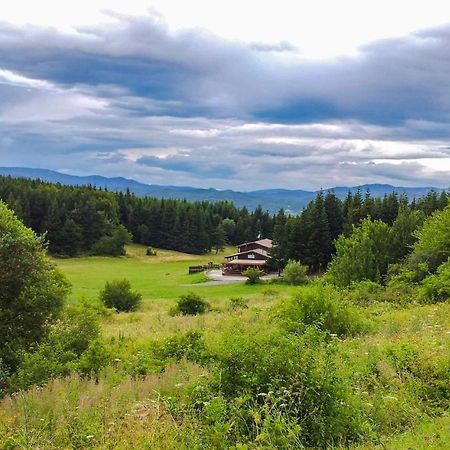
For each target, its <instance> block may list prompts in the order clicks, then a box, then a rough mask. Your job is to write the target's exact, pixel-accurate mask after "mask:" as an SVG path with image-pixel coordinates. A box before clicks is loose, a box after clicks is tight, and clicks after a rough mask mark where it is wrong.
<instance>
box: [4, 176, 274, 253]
mask: <svg viewBox="0 0 450 450" xmlns="http://www.w3.org/2000/svg"><path fill="white" fill-rule="evenodd" d="M0 199H2V200H3V201H5V202H6V203H7V204H8V205H9V207H10V208H11V209H13V210H14V211H15V213H16V215H17V216H18V217H19V218H20V219H21V220H22V221H23V222H24V223H25V225H26V226H28V227H30V228H32V229H33V230H34V231H35V232H36V233H38V234H40V235H43V234H45V235H46V239H47V241H48V243H49V244H48V245H49V251H50V252H51V253H54V254H61V255H67V256H75V255H77V254H80V253H94V254H113V255H117V254H120V253H121V252H122V251H123V245H124V244H126V243H128V242H129V241H130V239H132V240H133V241H134V242H137V243H141V244H145V245H150V246H155V247H159V248H165V249H169V250H177V251H182V252H187V253H194V254H202V253H206V252H208V251H210V250H212V249H216V250H219V249H221V248H223V246H224V245H226V244H231V245H235V244H238V243H241V242H244V241H250V240H253V239H256V237H257V236H258V234H259V233H261V234H262V235H264V236H265V237H271V235H272V230H273V217H272V216H271V215H270V214H269V213H268V212H267V211H263V210H262V208H261V207H258V208H256V209H255V210H254V211H253V212H249V211H248V209H247V208H236V207H235V206H234V205H233V204H232V203H231V202H227V201H221V202H216V203H210V202H206V201H203V202H187V201H185V200H174V199H155V198H150V197H138V196H136V195H134V194H133V193H131V192H129V191H127V192H125V193H122V192H120V193H113V192H109V191H107V190H104V189H100V188H95V187H93V186H83V187H79V186H65V185H61V184H53V183H47V182H43V181H40V180H29V179H24V178H12V177H0Z"/></svg>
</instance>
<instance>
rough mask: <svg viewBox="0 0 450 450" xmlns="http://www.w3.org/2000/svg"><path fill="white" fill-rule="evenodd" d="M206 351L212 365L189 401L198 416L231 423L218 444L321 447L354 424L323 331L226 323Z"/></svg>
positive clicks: (353, 429)
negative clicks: (295, 331)
mask: <svg viewBox="0 0 450 450" xmlns="http://www.w3.org/2000/svg"><path fill="white" fill-rule="evenodd" d="M209 350H210V355H209V357H210V358H211V360H212V362H213V364H214V365H215V366H216V367H217V369H218V370H216V371H215V372H214V374H213V379H212V380H211V381H210V384H209V385H206V386H199V387H198V388H197V389H196V390H195V391H194V395H195V398H194V400H196V403H195V404H196V405H198V408H199V409H200V411H201V413H202V416H203V417H202V418H203V420H204V421H207V422H209V423H212V424H216V425H217V426H219V425H220V424H223V425H226V424H230V423H232V424H233V425H232V427H230V428H229V429H228V430H229V432H228V433H226V435H225V436H221V437H222V439H223V438H225V439H230V441H231V442H227V444H228V445H224V447H227V448H228V447H234V445H233V444H236V443H237V442H241V443H242V442H254V443H255V444H257V445H255V446H253V445H252V446H251V448H253V447H255V448H259V447H260V446H261V443H264V444H266V445H263V447H264V448H266V447H267V448H304V446H306V447H308V448H310V447H311V448H326V447H327V444H331V443H336V442H338V441H341V440H342V441H344V440H346V439H352V438H354V437H356V436H357V435H358V433H359V432H360V431H361V429H360V426H359V423H358V419H357V417H358V412H357V410H356V409H355V408H354V406H353V404H352V403H353V402H352V400H351V399H350V398H348V395H350V393H349V391H348V389H347V387H348V383H347V380H345V379H344V377H341V376H340V375H339V374H338V371H337V370H336V366H335V364H336V350H337V348H336V343H335V342H328V339H327V338H326V336H325V335H324V333H323V332H321V331H319V330H317V329H315V328H313V327H309V328H308V329H307V330H305V333H304V334H302V335H286V333H285V332H284V331H281V330H277V329H271V328H270V327H267V326H265V327H261V326H260V324H259V326H255V327H254V328H252V329H251V330H249V325H248V324H245V325H242V326H240V325H239V324H238V323H234V324H233V326H232V327H230V329H229V330H228V331H227V332H226V333H225V334H224V335H223V338H222V339H221V340H218V341H216V342H214V343H212V346H211V347H210V349H209ZM219 401H220V405H221V406H220V405H217V403H218V402H219ZM212 404H214V406H216V407H215V408H214V410H213V411H211V409H213V408H212ZM210 405H211V407H209V406H210ZM217 407H219V408H217ZM311 411H314V413H311ZM205 416H206V417H205ZM283 438H284V439H283ZM289 438H291V439H292V441H290V439H289ZM258 444H259V445H258ZM249 448H250V447H249Z"/></svg>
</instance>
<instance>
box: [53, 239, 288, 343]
mask: <svg viewBox="0 0 450 450" xmlns="http://www.w3.org/2000/svg"><path fill="white" fill-rule="evenodd" d="M234 250H235V249H234V247H228V248H226V249H225V250H224V252H221V253H218V254H216V253H210V254H208V255H189V254H186V253H180V252H175V251H170V250H161V249H157V256H147V255H146V247H144V246H141V245H135V244H133V245H130V246H127V255H126V256H123V257H120V258H111V257H98V256H86V257H80V258H70V259H59V258H56V259H54V261H55V262H56V264H57V266H58V267H59V268H60V270H61V271H62V272H63V273H64V275H65V276H66V278H67V279H68V280H69V282H70V283H71V285H72V289H71V293H70V295H69V299H70V301H72V302H77V301H79V300H81V299H85V300H87V301H88V302H94V303H96V302H98V297H99V293H100V291H101V289H102V288H103V287H104V285H105V283H106V282H107V281H112V280H115V279H122V278H126V279H128V280H129V281H130V283H131V286H132V288H133V290H135V291H138V292H139V293H141V294H142V304H141V306H140V308H139V310H138V311H136V312H132V313H128V314H117V315H111V316H108V317H107V318H105V320H104V321H103V323H102V325H103V330H104V332H105V334H106V335H107V336H116V335H118V334H120V335H121V336H123V335H125V336H126V337H130V338H131V337H133V338H134V337H137V336H141V337H142V338H145V337H146V336H148V330H153V332H157V333H158V336H159V337H162V336H165V335H170V333H172V332H178V331H182V330H185V329H190V328H192V327H194V328H198V327H202V328H204V327H206V326H207V325H205V321H206V323H208V322H212V323H214V322H215V321H216V319H217V320H218V321H219V319H220V314H217V313H214V312H212V313H211V314H208V315H207V316H206V317H204V316H201V317H196V316H192V317H169V316H168V311H169V309H170V308H171V307H172V306H173V305H174V304H175V302H176V300H177V298H178V297H179V296H180V295H183V294H186V293H187V292H195V293H196V294H198V295H200V296H201V297H202V298H204V299H205V300H207V301H208V302H209V303H210V304H211V306H212V307H213V308H215V309H217V310H221V309H224V308H226V305H227V304H228V302H229V300H230V298H236V297H242V298H244V299H246V300H248V301H249V302H250V304H251V305H252V306H254V307H255V308H261V309H265V308H268V307H269V306H271V305H272V304H273V302H274V301H276V300H279V298H280V297H284V296H289V295H290V294H291V293H292V292H293V291H294V290H295V288H294V287H293V286H287V285H275V284H257V285H247V284H245V282H237V283H229V284H219V283H218V284H217V285H211V284H205V282H207V281H208V280H207V278H206V276H205V274H204V273H197V274H191V275H189V274H188V268H189V266H195V265H202V264H207V263H208V262H214V263H220V262H222V261H223V260H224V255H226V254H229V253H233V251H234Z"/></svg>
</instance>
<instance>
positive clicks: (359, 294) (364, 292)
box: [346, 280, 384, 306]
mask: <svg viewBox="0 0 450 450" xmlns="http://www.w3.org/2000/svg"><path fill="white" fill-rule="evenodd" d="M383 289H384V288H383V286H381V284H378V283H375V282H373V281H367V280H365V281H358V282H353V283H352V284H351V285H350V288H349V289H348V290H347V292H346V296H347V298H348V299H349V300H350V301H351V302H352V303H355V304H357V305H365V306H366V305H370V304H371V303H373V302H376V301H379V300H380V295H381V293H382V292H383Z"/></svg>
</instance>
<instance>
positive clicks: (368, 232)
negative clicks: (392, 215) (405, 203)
mask: <svg viewBox="0 0 450 450" xmlns="http://www.w3.org/2000/svg"><path fill="white" fill-rule="evenodd" d="M390 262H392V236H391V232H390V228H389V226H388V225H386V224H385V223H384V222H382V221H381V220H376V221H372V220H370V219H365V220H363V221H362V223H361V226H360V227H358V228H354V229H353V232H352V234H351V235H350V236H349V237H345V236H344V235H341V236H339V238H338V239H337V241H336V255H335V256H334V257H333V260H332V261H331V263H330V266H329V269H328V273H327V278H328V279H329V280H330V281H331V282H333V283H334V284H336V285H337V286H341V287H346V286H350V284H351V283H352V282H354V281H362V280H370V281H375V282H380V281H382V280H383V277H384V275H386V273H387V269H388V265H389V263H390Z"/></svg>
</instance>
